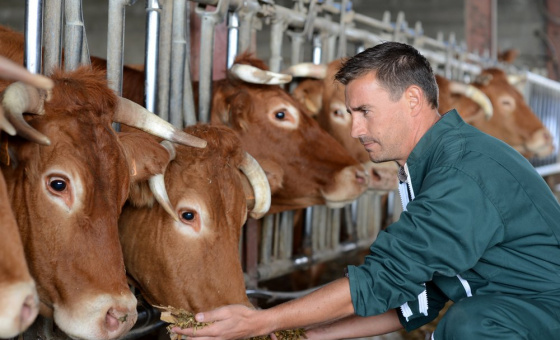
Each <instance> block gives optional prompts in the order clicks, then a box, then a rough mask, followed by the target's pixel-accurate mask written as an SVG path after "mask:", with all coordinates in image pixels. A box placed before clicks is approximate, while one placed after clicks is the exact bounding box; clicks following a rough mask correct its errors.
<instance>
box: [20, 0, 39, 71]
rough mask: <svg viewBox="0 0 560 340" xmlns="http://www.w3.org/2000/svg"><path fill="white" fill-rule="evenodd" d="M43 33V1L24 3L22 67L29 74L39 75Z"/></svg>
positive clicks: (36, 0) (31, 0) (30, 0)
mask: <svg viewBox="0 0 560 340" xmlns="http://www.w3.org/2000/svg"><path fill="white" fill-rule="evenodd" d="M42 31H43V0H27V1H26V2H25V28H24V36H25V38H24V39H25V51H24V53H23V66H25V68H27V70H29V72H31V73H41V60H42V53H41V47H42Z"/></svg>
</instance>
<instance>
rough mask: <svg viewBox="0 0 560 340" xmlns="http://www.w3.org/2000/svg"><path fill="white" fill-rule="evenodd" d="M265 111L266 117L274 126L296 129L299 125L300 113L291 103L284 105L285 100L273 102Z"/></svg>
mask: <svg viewBox="0 0 560 340" xmlns="http://www.w3.org/2000/svg"><path fill="white" fill-rule="evenodd" d="M273 102H274V100H273ZM267 112H268V114H267V117H268V119H269V120H270V121H271V122H272V123H273V124H274V125H276V126H279V127H281V128H283V129H289V130H296V129H297V128H298V126H299V119H300V117H299V115H300V114H301V113H300V112H299V110H298V109H296V108H295V107H293V106H292V105H289V104H288V105H286V103H285V102H280V103H273V104H272V105H271V109H270V110H268V111H267Z"/></svg>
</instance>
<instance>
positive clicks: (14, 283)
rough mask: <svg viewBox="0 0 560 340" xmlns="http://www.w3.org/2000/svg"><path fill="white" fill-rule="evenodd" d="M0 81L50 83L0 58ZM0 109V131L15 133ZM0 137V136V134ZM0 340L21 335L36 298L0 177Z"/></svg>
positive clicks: (35, 308)
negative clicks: (1, 79)
mask: <svg viewBox="0 0 560 340" xmlns="http://www.w3.org/2000/svg"><path fill="white" fill-rule="evenodd" d="M0 77H2V78H4V79H10V80H19V81H23V82H25V83H27V84H29V85H32V86H36V87H38V88H41V89H44V90H49V89H51V88H52V87H53V82H52V81H51V80H50V79H48V78H46V77H43V76H40V75H34V74H31V73H29V72H28V71H27V70H26V69H24V68H23V67H21V66H19V65H17V64H15V63H14V62H12V61H11V60H9V59H7V58H4V57H0ZM4 114H5V112H4V110H3V108H2V107H1V106H0V131H4V132H6V133H8V134H10V135H14V134H15V133H16V130H15V128H14V127H13V125H12V124H10V122H9V121H8V120H7V118H6V117H4ZM0 135H1V133H0ZM0 234H1V235H2V237H1V238H0V259H1V260H0V338H10V337H14V336H16V335H17V334H19V333H21V332H23V331H24V330H25V329H27V327H29V326H30V325H31V323H32V322H33V321H34V320H35V318H36V317H37V313H38V312H39V297H38V295H37V290H36V288H35V281H34V280H33V279H32V278H31V275H30V274H29V269H28V267H27V262H26V261H25V255H24V252H23V244H22V243H21V239H20V236H19V231H18V227H17V223H16V219H15V217H14V214H13V212H12V209H11V207H10V201H9V199H8V192H7V188H6V182H5V181H4V176H3V175H2V173H0Z"/></svg>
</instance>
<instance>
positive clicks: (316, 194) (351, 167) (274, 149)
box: [211, 54, 368, 213]
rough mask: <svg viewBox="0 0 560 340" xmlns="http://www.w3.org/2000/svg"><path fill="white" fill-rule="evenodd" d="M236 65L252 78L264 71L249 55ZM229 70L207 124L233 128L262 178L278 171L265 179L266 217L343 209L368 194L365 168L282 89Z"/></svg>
mask: <svg viewBox="0 0 560 340" xmlns="http://www.w3.org/2000/svg"><path fill="white" fill-rule="evenodd" d="M235 64H236V65H251V66H254V67H255V68H256V70H253V71H251V73H252V74H257V73H258V71H259V70H268V68H267V66H266V65H265V64H264V63H263V62H262V61H261V60H259V59H256V58H254V57H252V56H251V55H249V54H242V55H240V56H239V57H237V58H236V61H235ZM233 69H234V67H232V69H230V70H229V71H228V78H227V79H223V80H219V81H216V82H214V85H213V90H214V91H213V92H214V93H213V99H212V113H211V121H212V122H213V123H219V124H226V125H228V126H230V127H232V128H233V129H234V130H235V131H236V132H237V133H238V135H239V138H240V139H241V143H242V145H243V148H244V149H245V150H247V151H248V152H249V153H250V154H251V155H253V156H254V157H255V159H257V161H258V162H259V163H260V164H261V165H262V167H263V169H265V171H266V172H269V171H273V170H270V169H275V168H277V169H278V168H279V169H281V170H282V172H281V173H280V176H278V177H277V178H273V179H270V177H269V180H270V182H271V190H272V207H271V209H270V213H276V212H279V211H283V210H291V209H299V208H304V207H309V206H312V205H319V204H326V205H327V206H329V207H333V208H334V207H341V206H343V205H345V204H347V203H349V202H351V201H353V200H355V199H356V198H357V197H359V196H360V195H361V194H362V193H363V192H364V191H365V190H366V188H367V183H368V178H367V177H366V174H365V173H364V169H363V167H362V166H361V165H360V164H359V163H358V161H356V160H355V159H354V158H353V157H351V156H350V155H349V154H348V152H347V151H346V150H345V149H344V148H343V147H342V146H341V145H340V143H338V142H337V141H336V140H335V139H334V138H332V136H330V135H329V134H328V133H327V132H326V131H325V130H323V129H321V128H320V127H319V125H318V124H317V122H316V121H314V120H313V119H312V118H310V117H309V115H308V114H307V113H306V108H305V107H303V106H302V105H301V104H300V103H298V102H297V101H295V100H294V99H293V98H292V97H291V96H290V94H289V93H288V92H286V91H285V90H284V89H282V88H281V87H280V86H278V85H262V84H253V83H249V82H247V81H245V80H241V79H240V78H243V76H242V75H238V74H235V73H234V72H232V70H233ZM265 78H269V79H275V80H276V79H277V78H276V76H269V75H265Z"/></svg>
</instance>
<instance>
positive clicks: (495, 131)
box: [440, 68, 554, 158]
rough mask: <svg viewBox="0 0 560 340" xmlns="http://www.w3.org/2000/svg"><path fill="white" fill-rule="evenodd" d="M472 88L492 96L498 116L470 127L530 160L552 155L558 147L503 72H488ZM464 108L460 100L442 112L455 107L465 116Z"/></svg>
mask: <svg viewBox="0 0 560 340" xmlns="http://www.w3.org/2000/svg"><path fill="white" fill-rule="evenodd" d="M472 85H473V86H475V87H476V88H478V89H479V90H481V91H482V92H483V93H484V94H486V96H488V98H489V99H490V101H491V102H492V106H493V108H494V114H493V116H492V117H491V118H490V119H488V120H487V119H483V118H482V117H478V119H474V120H472V121H470V122H469V123H470V124H472V125H473V126H475V127H476V128H478V129H479V130H481V131H483V132H486V133H487V134H489V135H491V136H494V137H496V138H498V139H501V140H503V141H504V142H506V143H507V144H509V145H511V146H512V147H513V148H515V149H516V150H517V151H519V152H520V153H521V154H522V155H523V156H525V157H527V158H532V157H537V158H543V157H547V156H549V155H550V154H552V152H553V151H554V146H553V141H552V136H551V134H550V132H549V131H548V129H547V128H546V127H545V126H544V125H543V123H542V122H541V121H540V119H539V118H538V117H537V116H536V115H535V113H534V112H533V110H532V109H531V108H530V107H529V105H528V104H527V102H526V101H525V100H524V98H523V95H522V94H521V93H520V92H519V91H518V90H517V89H516V87H515V86H514V84H512V83H511V82H510V80H509V78H508V76H507V74H506V73H505V72H504V71H503V70H500V69H497V68H489V69H485V70H483V71H482V72H481V73H480V75H479V76H478V77H477V78H476V79H475V81H474V82H473V84H472ZM441 91H442V90H440V93H441ZM465 101H469V100H468V99H466V100H463V102H465ZM462 105H464V104H462V102H461V101H460V98H457V101H456V102H454V103H451V106H448V107H445V103H441V104H440V112H447V111H448V110H449V109H451V108H452V107H453V106H454V107H456V108H457V110H458V112H459V113H461V110H463V109H462V107H463V106H462ZM466 105H468V104H466ZM471 105H472V104H471Z"/></svg>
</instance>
